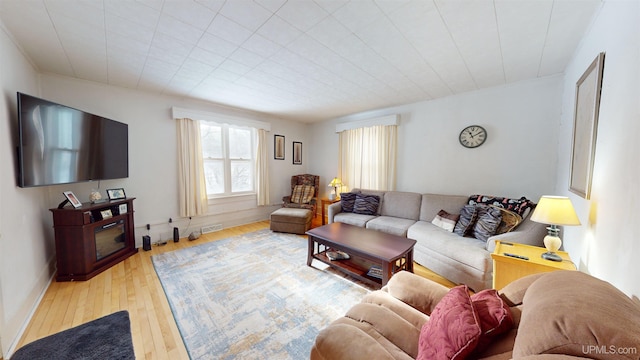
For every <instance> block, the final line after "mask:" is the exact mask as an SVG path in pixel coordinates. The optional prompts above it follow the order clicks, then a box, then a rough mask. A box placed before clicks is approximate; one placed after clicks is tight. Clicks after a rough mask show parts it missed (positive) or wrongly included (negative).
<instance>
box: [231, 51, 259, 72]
mask: <svg viewBox="0 0 640 360" xmlns="http://www.w3.org/2000/svg"><path fill="white" fill-rule="evenodd" d="M229 59H231V60H235V61H237V62H238V63H240V64H243V65H246V66H248V67H251V68H254V67H256V66H258V65H259V64H260V63H261V62H263V61H264V57H262V56H260V55H258V54H256V53H253V52H251V51H249V50H246V49H243V48H239V49H238V50H236V51H235V52H234V53H233V54H232V55H231V56H229Z"/></svg>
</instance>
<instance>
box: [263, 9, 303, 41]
mask: <svg viewBox="0 0 640 360" xmlns="http://www.w3.org/2000/svg"><path fill="white" fill-rule="evenodd" d="M257 33H258V34H260V35H262V36H264V37H265V38H267V39H269V40H271V41H273V42H275V43H276V44H280V45H287V44H289V43H290V42H292V41H293V40H295V39H297V38H298V37H299V36H300V35H302V32H301V31H300V30H298V29H296V28H295V27H293V26H292V25H291V24H289V23H287V22H286V21H284V20H282V19H281V18H279V17H278V16H273V17H271V18H270V19H269V20H267V22H266V23H264V25H262V27H260V29H259V30H258V31H257Z"/></svg>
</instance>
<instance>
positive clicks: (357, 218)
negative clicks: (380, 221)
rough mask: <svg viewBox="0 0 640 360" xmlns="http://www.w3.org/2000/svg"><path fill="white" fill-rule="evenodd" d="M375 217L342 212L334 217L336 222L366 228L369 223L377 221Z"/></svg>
mask: <svg viewBox="0 0 640 360" xmlns="http://www.w3.org/2000/svg"><path fill="white" fill-rule="evenodd" d="M375 218H376V216H375V215H362V214H356V213H349V212H341V213H338V214H336V215H335V216H334V217H333V221H334V222H340V223H343V224H349V225H354V226H359V227H365V226H366V225H367V223H368V222H369V221H371V220H372V219H375Z"/></svg>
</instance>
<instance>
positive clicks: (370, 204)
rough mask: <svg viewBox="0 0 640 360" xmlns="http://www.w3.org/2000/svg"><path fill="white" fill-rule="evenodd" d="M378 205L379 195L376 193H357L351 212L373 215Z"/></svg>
mask: <svg viewBox="0 0 640 360" xmlns="http://www.w3.org/2000/svg"><path fill="white" fill-rule="evenodd" d="M378 205H380V197H379V196H377V195H366V194H357V195H356V201H355V203H354V204H353V212H354V213H356V214H362V215H375V214H376V213H377V212H378Z"/></svg>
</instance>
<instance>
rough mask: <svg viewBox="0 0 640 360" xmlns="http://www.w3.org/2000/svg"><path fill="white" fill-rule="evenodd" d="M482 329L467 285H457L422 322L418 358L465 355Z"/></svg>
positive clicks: (474, 345) (476, 341) (421, 359)
mask: <svg viewBox="0 0 640 360" xmlns="http://www.w3.org/2000/svg"><path fill="white" fill-rule="evenodd" d="M481 333H482V329H481V328H480V322H479V319H478V314H477V313H476V311H475V310H474V308H473V304H472V302H471V298H470V297H469V288H468V287H467V286H465V285H460V286H456V287H454V288H452V289H451V290H450V291H449V292H448V293H447V295H445V296H444V297H443V298H442V300H440V302H439V303H438V305H436V307H435V308H434V309H433V312H432V313H431V316H430V317H429V321H427V322H426V323H425V324H424V325H423V326H422V330H421V331H420V340H419V343H418V357H417V359H419V360H434V359H436V360H437V359H464V358H466V357H467V356H468V355H470V354H471V353H472V352H473V350H474V349H475V347H476V345H477V344H478V341H479V340H480V334H481Z"/></svg>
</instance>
